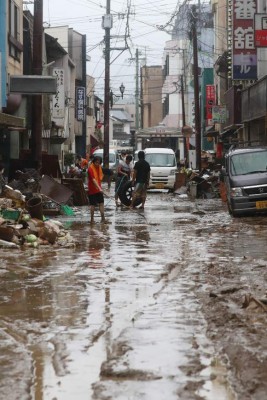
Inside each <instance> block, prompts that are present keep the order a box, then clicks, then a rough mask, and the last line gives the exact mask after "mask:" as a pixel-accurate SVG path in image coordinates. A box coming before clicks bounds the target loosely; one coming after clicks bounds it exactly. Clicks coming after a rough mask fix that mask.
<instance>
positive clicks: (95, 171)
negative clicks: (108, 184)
mask: <svg viewBox="0 0 267 400" xmlns="http://www.w3.org/2000/svg"><path fill="white" fill-rule="evenodd" d="M101 163H102V159H101V157H97V156H95V157H93V159H92V162H91V164H90V165H89V168H88V198H89V204H90V213H91V224H93V223H94V214H95V207H96V206H99V211H100V215H101V221H102V222H107V221H106V219H105V215H104V195H103V190H102V187H101V182H102V179H103V176H104V175H103V171H102V167H101Z"/></svg>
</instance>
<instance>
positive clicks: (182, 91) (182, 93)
mask: <svg viewBox="0 0 267 400" xmlns="http://www.w3.org/2000/svg"><path fill="white" fill-rule="evenodd" d="M181 96H182V119H183V126H185V124H186V122H185V104H184V76H183V75H181ZM183 144H184V159H185V160H186V162H187V163H188V157H187V146H186V137H185V136H184V138H183Z"/></svg>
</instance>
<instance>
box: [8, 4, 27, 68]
mask: <svg viewBox="0 0 267 400" xmlns="http://www.w3.org/2000/svg"><path fill="white" fill-rule="evenodd" d="M8 42H9V55H10V56H11V57H13V58H15V59H16V60H18V61H20V55H21V52H22V50H23V46H22V44H21V42H20V10H19V7H18V6H17V4H16V3H15V2H14V1H13V0H9V21H8Z"/></svg>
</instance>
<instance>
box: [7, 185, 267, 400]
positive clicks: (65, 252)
mask: <svg viewBox="0 0 267 400" xmlns="http://www.w3.org/2000/svg"><path fill="white" fill-rule="evenodd" d="M106 216H107V219H108V220H109V224H101V223H100V217H99V215H98V214H97V215H96V223H95V224H94V225H90V224H89V212H88V210H87V208H86V207H81V208H80V209H79V210H78V211H77V212H76V215H75V216H74V217H73V216H69V217H68V216H64V217H63V216H62V217H60V221H62V222H63V224H64V226H65V227H66V228H67V229H69V230H70V232H71V235H72V236H73V237H74V238H75V240H76V243H77V244H76V247H75V248H74V249H73V248H70V249H66V248H57V249H54V248H53V247H52V246H45V247H43V248H38V249H34V248H29V249H27V250H26V251H22V250H12V252H11V251H10V250H7V249H1V268H0V274H1V281H0V288H1V290H0V354H1V356H0V371H1V373H0V399H1V400H2V399H3V400H4V399H5V400H7V399H8V400H15V399H16V400H24V399H25V400H26V399H31V400H63V399H64V400H73V399H79V400H85V399H86V400H88V399H92V400H95V399H97V400H110V399H114V400H115V399H116V400H127V399H145V400H152V399H153V400H162V399H167V400H172V399H182V400H187V399H188V400H192V399H207V400H214V399H215V398H216V400H233V399H242V400H246V399H256V400H262V399H264V398H266V393H267V383H266V382H267V361H266V359H267V357H266V354H267V341H266V322H267V313H266V310H267V305H265V303H264V300H265V299H266V277H267V273H266V266H267V253H266V239H267V218H266V216H265V217H253V218H252V217H250V218H238V219H233V218H231V217H230V216H229V215H228V212H227V210H226V207H225V205H224V204H222V202H221V200H220V199H212V200H196V201H190V200H189V199H181V198H178V196H175V195H172V194H167V193H161V192H157V193H149V195H148V200H147V204H146V209H145V210H144V211H142V212H141V211H129V210H128V209H116V208H115V206H114V202H113V201H109V200H108V201H106Z"/></svg>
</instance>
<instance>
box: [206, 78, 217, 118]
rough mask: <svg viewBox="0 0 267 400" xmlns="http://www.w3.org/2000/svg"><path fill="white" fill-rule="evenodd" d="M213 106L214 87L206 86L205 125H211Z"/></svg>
mask: <svg viewBox="0 0 267 400" xmlns="http://www.w3.org/2000/svg"><path fill="white" fill-rule="evenodd" d="M214 105H215V86H214V85H206V122H207V125H209V126H211V125H213V121H212V107H213V106H214Z"/></svg>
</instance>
